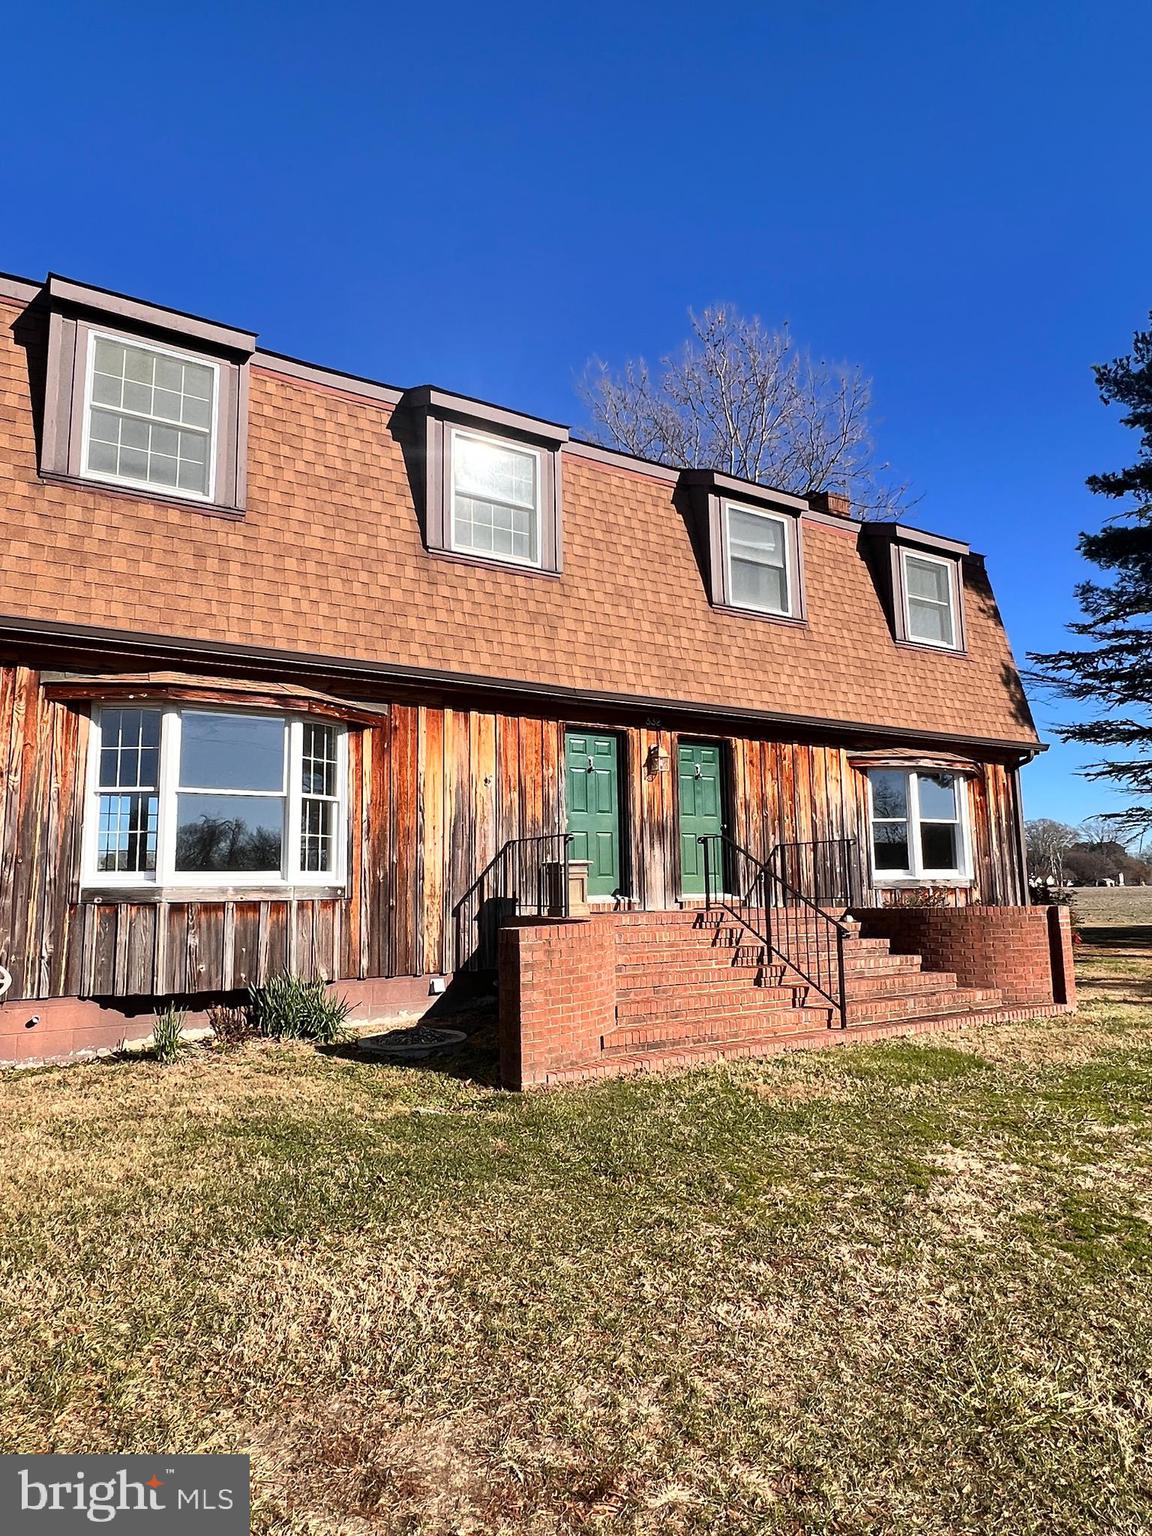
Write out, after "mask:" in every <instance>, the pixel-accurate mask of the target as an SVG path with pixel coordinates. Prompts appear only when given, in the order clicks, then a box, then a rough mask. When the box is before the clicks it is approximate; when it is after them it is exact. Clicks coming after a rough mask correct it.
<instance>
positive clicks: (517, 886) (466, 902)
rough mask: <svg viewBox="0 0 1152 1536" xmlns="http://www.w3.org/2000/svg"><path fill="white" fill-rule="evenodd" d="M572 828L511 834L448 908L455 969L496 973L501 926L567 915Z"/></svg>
mask: <svg viewBox="0 0 1152 1536" xmlns="http://www.w3.org/2000/svg"><path fill="white" fill-rule="evenodd" d="M571 844H572V833H571V832H548V833H545V834H544V835H543V836H541V837H513V838H510V839H509V840H508V842H506V843H505V844H504V846H503V847H502V848H501V849H500V851H499V853H497V855H496V857H495V858H494V859H493V860H492V862H491V863H490V864H488V865H486V866H485V867H484V868H483V869H482V870H481V871H480V873H479V874H478V875H477V876H476V879H475V880H473V882H472V884H471V885H470V886H469V887H468V889H467V890H466V891H465V892H464V894H463V896H461V898H460V900H459V901H458V902H457V903H456V905H455V906H454V907H453V908H452V932H453V944H454V957H455V964H454V967H453V969H454V970H457V971H494V970H495V969H496V960H497V946H498V944H499V937H500V929H501V928H502V927H503V926H504V925H505V923H507V922H510V921H511V920H512V919H513V918H515V917H567V916H568V915H569V889H568V883H569V863H570V859H569V848H570V847H571Z"/></svg>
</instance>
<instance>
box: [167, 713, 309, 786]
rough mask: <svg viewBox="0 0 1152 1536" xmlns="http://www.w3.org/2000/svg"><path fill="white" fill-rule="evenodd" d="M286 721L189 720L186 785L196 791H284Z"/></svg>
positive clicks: (184, 743)
mask: <svg viewBox="0 0 1152 1536" xmlns="http://www.w3.org/2000/svg"><path fill="white" fill-rule="evenodd" d="M284 735H285V729H284V721H283V720H279V719H276V718H272V719H263V718H262V717H260V716H258V715H202V714H191V713H190V714H186V715H184V716H183V717H182V720H181V731H180V783H181V785H182V786H187V787H189V788H193V789H257V790H260V789H262V790H276V791H281V790H283V788H284Z"/></svg>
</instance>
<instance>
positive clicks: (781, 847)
mask: <svg viewBox="0 0 1152 1536" xmlns="http://www.w3.org/2000/svg"><path fill="white" fill-rule="evenodd" d="M767 863H768V867H769V869H771V870H772V871H773V873H775V874H777V875H779V877H780V879H781V880H783V882H784V884H785V885H787V886H790V887H791V888H792V889H793V890H794V891H803V892H804V894H805V895H806V896H807V897H808V898H809V900H810V901H814V902H816V903H817V904H818V905H819V906H822V907H839V908H841V910H842V911H845V912H847V911H850V910H851V909H852V908H853V907H858V906H861V905H862V904H863V900H864V884H865V881H864V870H863V867H862V865H861V863H860V844H859V843H858V842H857V840H856V839H855V838H854V837H823V838H817V839H816V840H815V841H814V842H809V843H777V844H776V846H775V848H773V850H772V852H771V853H770V854H769V855H768V859H767Z"/></svg>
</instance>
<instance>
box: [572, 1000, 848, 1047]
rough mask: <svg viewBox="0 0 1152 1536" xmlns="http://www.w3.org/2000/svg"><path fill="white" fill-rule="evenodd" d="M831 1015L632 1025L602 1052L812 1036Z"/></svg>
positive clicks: (827, 1023) (615, 1033)
mask: <svg viewBox="0 0 1152 1536" xmlns="http://www.w3.org/2000/svg"><path fill="white" fill-rule="evenodd" d="M830 1023H831V1012H830V1010H828V1009H825V1010H824V1011H823V1013H819V1012H818V1010H816V1009H810V1010H806V1011H796V1012H795V1013H794V1015H791V1016H790V1015H788V1014H785V1013H779V1014H773V1015H770V1016H769V1017H768V1018H767V1019H765V1020H763V1021H758V1020H756V1019H749V1018H748V1017H746V1016H745V1015H743V1014H735V1015H729V1016H728V1017H727V1018H717V1019H715V1020H714V1021H712V1022H711V1023H710V1024H707V1025H700V1024H695V1025H693V1024H684V1025H674V1024H673V1025H669V1024H659V1023H653V1024H652V1025H650V1026H648V1027H637V1026H634V1025H630V1026H628V1027H626V1028H621V1029H619V1030H615V1031H613V1033H612V1034H610V1035H605V1036H604V1042H603V1046H602V1051H603V1054H604V1055H605V1056H615V1055H625V1054H631V1053H632V1052H640V1051H660V1050H666V1049H668V1048H670V1047H671V1048H676V1047H683V1046H692V1045H702V1046H708V1045H719V1044H722V1043H728V1042H733V1043H734V1042H736V1041H741V1042H744V1043H749V1044H750V1043H752V1042H753V1041H757V1040H777V1039H779V1038H780V1037H781V1036H786V1035H808V1034H811V1033H812V1032H813V1030H817V1029H827V1028H829V1026H830Z"/></svg>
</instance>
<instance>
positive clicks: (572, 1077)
mask: <svg viewBox="0 0 1152 1536" xmlns="http://www.w3.org/2000/svg"><path fill="white" fill-rule="evenodd" d="M1073 1011H1074V1005H1070V1004H1068V1003H1030V1004H1027V1005H1004V1006H1001V1007H998V1008H988V1009H982V1010H981V1011H980V1012H979V1013H970V1014H964V1015H962V1016H959V1015H957V1014H955V1013H947V1014H935V1015H933V1014H924V1015H920V1016H918V1017H917V1018H914V1019H898V1020H894V1021H892V1022H890V1023H874V1024H855V1025H851V1026H849V1028H848V1029H809V1030H795V1031H792V1030H783V1031H781V1032H780V1033H779V1034H775V1035H761V1036H746V1035H742V1036H739V1037H737V1036H733V1037H732V1038H731V1039H728V1040H707V1041H703V1042H688V1043H683V1042H677V1043H674V1044H669V1045H667V1046H665V1047H664V1049H662V1050H660V1049H656V1048H654V1047H652V1046H648V1047H647V1048H640V1049H638V1050H632V1051H629V1050H625V1049H619V1050H613V1051H609V1050H604V1051H602V1053H601V1062H600V1064H599V1065H596V1064H593V1065H590V1066H587V1067H577V1068H573V1069H572V1070H570V1071H566V1072H556V1073H554V1074H552V1075H551V1076H550V1078H549V1081H550V1082H554V1083H564V1082H569V1083H573V1082H586V1081H587V1080H589V1079H590V1078H599V1077H604V1076H609V1075H610V1076H612V1077H622V1076H627V1075H644V1074H650V1073H662V1072H675V1071H681V1070H683V1069H684V1068H685V1067H691V1066H698V1065H704V1064H705V1063H709V1062H716V1061H720V1060H725V1059H727V1060H732V1059H735V1058H739V1057H745V1056H753V1057H754V1056H778V1055H786V1054H789V1053H791V1052H792V1051H810V1050H822V1049H835V1048H836V1047H839V1046H849V1045H859V1044H867V1043H870V1042H875V1041H880V1040H899V1039H905V1038H907V1037H909V1036H916V1035H929V1034H938V1033H943V1032H945V1031H950V1030H955V1029H960V1028H962V1029H965V1030H967V1029H970V1028H979V1027H980V1026H981V1025H988V1024H1007V1023H1012V1022H1014V1021H1016V1020H1020V1019H1055V1018H1059V1017H1061V1016H1063V1015H1065V1014H1068V1013H1071V1012H1073ZM606 1038H612V1037H606Z"/></svg>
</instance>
